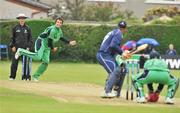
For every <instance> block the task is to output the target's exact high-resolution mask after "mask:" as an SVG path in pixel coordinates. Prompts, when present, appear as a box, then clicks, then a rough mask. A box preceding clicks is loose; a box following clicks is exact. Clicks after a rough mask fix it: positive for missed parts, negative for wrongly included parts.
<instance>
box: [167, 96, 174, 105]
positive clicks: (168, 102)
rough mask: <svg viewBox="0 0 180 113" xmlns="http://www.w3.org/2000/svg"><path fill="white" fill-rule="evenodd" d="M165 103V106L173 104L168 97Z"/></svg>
mask: <svg viewBox="0 0 180 113" xmlns="http://www.w3.org/2000/svg"><path fill="white" fill-rule="evenodd" d="M165 103H166V104H174V102H173V100H172V98H169V97H167V98H166V100H165Z"/></svg>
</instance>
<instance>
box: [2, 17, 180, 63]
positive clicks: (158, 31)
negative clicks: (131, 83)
mask: <svg viewBox="0 0 180 113" xmlns="http://www.w3.org/2000/svg"><path fill="white" fill-rule="evenodd" d="M52 23H53V21H45V20H43V21H41V20H30V21H27V24H28V25H29V26H30V27H31V29H32V35H33V38H34V41H35V39H36V38H37V36H38V34H39V33H41V32H42V31H43V30H44V29H45V28H46V27H47V26H49V25H51V24H52ZM15 24H17V22H16V21H8V22H0V29H1V30H0V35H1V44H9V40H10V36H11V29H12V27H13V26H14V25H15ZM114 28H115V26H107V25H100V26H94V25H78V24H64V25H63V27H62V29H63V32H64V36H66V37H69V38H72V39H75V40H77V42H78V44H77V45H76V46H75V47H70V46H69V45H66V44H64V43H63V42H60V43H57V44H56V46H59V52H58V53H56V54H52V55H51V59H52V60H62V61H74V62H79V61H81V62H96V52H97V51H98V48H99V46H100V44H101V42H102V40H103V37H104V36H105V35H106V33H107V32H109V31H110V30H112V29H114ZM179 36H180V26H167V25H146V26H145V25H138V26H137V25H134V26H129V27H128V33H127V34H126V35H125V36H124V37H125V38H124V40H123V43H124V42H125V41H127V40H138V39H140V38H141V37H153V38H155V39H156V40H158V41H159V43H160V46H159V47H157V50H159V51H160V53H162V54H164V53H165V51H166V50H167V49H168V45H169V44H170V43H173V44H174V45H175V48H176V50H177V52H178V53H180V45H179V43H180V38H179Z"/></svg>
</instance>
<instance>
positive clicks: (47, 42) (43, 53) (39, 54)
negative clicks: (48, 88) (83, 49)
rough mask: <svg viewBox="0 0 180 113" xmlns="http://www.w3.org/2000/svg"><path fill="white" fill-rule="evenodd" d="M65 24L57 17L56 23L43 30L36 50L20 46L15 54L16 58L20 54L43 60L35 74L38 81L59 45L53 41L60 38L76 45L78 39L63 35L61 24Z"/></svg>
mask: <svg viewBox="0 0 180 113" xmlns="http://www.w3.org/2000/svg"><path fill="white" fill-rule="evenodd" d="M62 24H63V19H62V18H60V17H59V18H56V20H55V25H52V26H49V27H47V28H46V29H45V30H44V32H42V33H41V34H40V35H39V36H38V38H37V40H36V42H35V52H34V53H33V52H30V51H28V50H25V49H22V48H19V49H18V50H17V52H16V54H15V59H18V58H19V56H21V55H24V56H27V57H30V58H32V59H34V60H41V61H42V63H41V65H40V66H39V67H38V69H37V70H36V72H35V73H34V75H33V80H34V81H38V79H39V77H40V75H42V74H43V73H44V72H45V70H46V69H47V67H48V64H49V59H50V58H49V57H50V52H51V51H52V52H56V51H57V49H58V48H57V47H54V46H53V43H55V42H58V41H59V40H61V41H63V42H65V43H67V44H70V45H72V46H73V45H76V41H74V40H72V41H70V40H67V39H66V38H64V37H63V32H62V30H61V26H62Z"/></svg>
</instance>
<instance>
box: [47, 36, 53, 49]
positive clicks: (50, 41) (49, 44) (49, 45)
mask: <svg viewBox="0 0 180 113" xmlns="http://www.w3.org/2000/svg"><path fill="white" fill-rule="evenodd" d="M48 47H50V48H51V49H53V48H54V46H53V40H52V39H50V38H48Z"/></svg>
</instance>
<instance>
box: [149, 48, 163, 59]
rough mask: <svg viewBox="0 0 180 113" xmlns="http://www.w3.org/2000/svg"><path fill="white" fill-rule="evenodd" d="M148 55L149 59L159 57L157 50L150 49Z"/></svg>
mask: <svg viewBox="0 0 180 113" xmlns="http://www.w3.org/2000/svg"><path fill="white" fill-rule="evenodd" d="M149 57H150V59H153V58H157V59H159V58H160V57H161V55H160V53H158V52H157V51H155V50H153V51H151V53H150V54H149Z"/></svg>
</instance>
